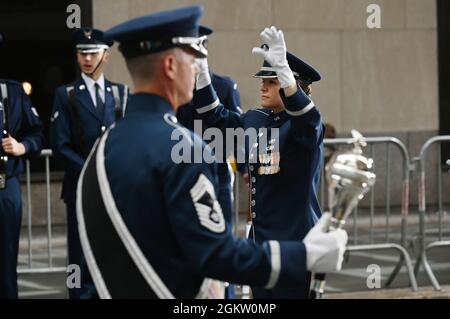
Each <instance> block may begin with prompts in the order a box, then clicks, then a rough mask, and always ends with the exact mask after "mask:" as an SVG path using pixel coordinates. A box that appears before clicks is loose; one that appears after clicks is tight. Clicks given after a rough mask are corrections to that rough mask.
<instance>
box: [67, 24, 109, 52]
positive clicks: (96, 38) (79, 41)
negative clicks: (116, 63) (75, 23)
mask: <svg viewBox="0 0 450 319" xmlns="http://www.w3.org/2000/svg"><path fill="white" fill-rule="evenodd" d="M73 39H74V41H75V47H76V48H77V50H78V51H80V52H82V53H97V52H100V51H101V50H107V49H109V47H110V46H112V45H113V42H112V41H108V40H106V38H105V36H104V33H103V31H100V30H98V29H90V28H81V29H77V30H76V31H75V32H74V33H73Z"/></svg>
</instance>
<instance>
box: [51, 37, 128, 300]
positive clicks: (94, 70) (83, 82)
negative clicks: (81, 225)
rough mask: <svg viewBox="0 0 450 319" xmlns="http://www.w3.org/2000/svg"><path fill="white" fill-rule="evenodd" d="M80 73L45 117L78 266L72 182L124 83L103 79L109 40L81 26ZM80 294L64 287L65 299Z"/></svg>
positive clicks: (123, 99)
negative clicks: (60, 170)
mask: <svg viewBox="0 0 450 319" xmlns="http://www.w3.org/2000/svg"><path fill="white" fill-rule="evenodd" d="M74 41H75V45H76V50H77V61H78V64H79V67H80V69H81V77H80V78H78V79H77V80H75V81H74V82H71V83H69V84H66V85H63V86H60V87H59V88H57V89H56V92H55V99H54V104H53V111H52V114H53V115H52V118H51V128H50V134H51V145H52V149H53V151H54V153H55V155H56V156H58V157H59V158H60V159H61V160H62V162H63V164H64V169H65V174H64V181H63V188H62V195H61V197H62V198H63V200H64V202H65V203H66V207H67V231H68V257H69V258H68V263H69V264H76V265H81V263H82V258H81V256H82V255H81V254H82V252H81V246H80V240H79V236H78V226H77V220H76V212H75V203H76V185H77V182H78V177H79V175H80V172H81V169H82V167H83V165H84V162H85V160H86V157H87V155H88V153H89V151H90V150H91V148H92V146H93V145H94V142H95V140H96V139H97V138H98V137H99V136H100V135H101V134H102V132H103V131H104V130H105V129H106V128H107V127H108V126H110V125H111V124H112V123H113V122H114V121H115V120H117V119H119V118H121V117H122V116H123V114H124V112H125V107H126V103H127V99H128V88H127V86H126V85H123V84H118V83H113V82H111V81H108V80H107V79H106V78H105V77H104V75H103V68H104V66H105V63H106V62H107V60H108V58H109V51H108V50H109V47H110V46H111V45H112V41H108V40H106V39H105V38H104V34H103V32H102V31H100V30H97V29H89V28H82V29H78V30H76V31H75V32H74ZM83 294H84V291H83V287H82V288H81V289H78V288H73V289H69V296H70V297H71V298H79V297H80V296H82V295H83Z"/></svg>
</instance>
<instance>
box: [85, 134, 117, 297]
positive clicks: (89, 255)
mask: <svg viewBox="0 0 450 319" xmlns="http://www.w3.org/2000/svg"><path fill="white" fill-rule="evenodd" d="M99 140H100V139H97V140H96V141H95V144H94V146H93V147H92V150H91V153H90V154H89V156H88V158H87V160H86V162H85V164H84V166H83V169H82V171H81V174H80V178H79V179H78V185H77V221H78V232H79V234H80V242H81V248H82V249H83V253H84V257H85V258H86V263H87V265H88V269H89V272H90V273H91V276H92V279H93V280H94V283H95V288H97V292H98V295H99V296H100V298H102V299H111V295H110V293H109V291H108V288H107V287H106V284H105V281H104V280H103V276H102V273H101V272H100V269H99V268H98V265H97V261H96V260H95V257H94V253H93V252H92V249H91V245H90V243H89V239H88V236H87V231H86V226H85V222H84V215H83V206H82V202H83V198H82V197H83V192H82V184H83V179H84V172H85V171H86V167H87V165H88V163H89V161H90V159H91V157H92V154H94V152H95V149H96V147H97V144H98V142H99Z"/></svg>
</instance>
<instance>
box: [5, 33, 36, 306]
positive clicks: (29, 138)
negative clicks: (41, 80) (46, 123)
mask: <svg viewBox="0 0 450 319" xmlns="http://www.w3.org/2000/svg"><path fill="white" fill-rule="evenodd" d="M1 43H2V36H1V35H0V45H1ZM0 132H1V133H2V137H1V138H2V143H1V146H0V299H4V298H17V296H18V291H17V257H18V249H19V235H20V225H21V220H22V198H21V193H20V183H19V174H20V173H22V172H23V171H24V164H25V158H30V157H34V156H38V155H39V154H40V152H41V149H42V144H43V135H42V122H41V120H40V119H39V115H38V113H37V111H36V109H35V108H34V107H33V105H32V103H31V100H30V99H29V98H28V96H27V95H26V94H25V91H24V90H23V88H22V85H21V84H20V83H18V82H15V81H11V80H2V79H0Z"/></svg>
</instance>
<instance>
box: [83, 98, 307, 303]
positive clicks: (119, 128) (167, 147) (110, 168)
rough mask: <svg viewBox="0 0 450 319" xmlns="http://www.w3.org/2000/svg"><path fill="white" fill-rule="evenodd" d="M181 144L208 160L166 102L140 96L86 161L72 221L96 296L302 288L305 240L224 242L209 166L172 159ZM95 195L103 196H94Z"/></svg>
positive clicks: (200, 143)
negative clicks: (137, 273)
mask: <svg viewBox="0 0 450 319" xmlns="http://www.w3.org/2000/svg"><path fill="white" fill-rule="evenodd" d="M180 143H182V144H183V145H184V147H185V146H186V145H188V148H195V147H197V148H200V150H202V151H205V147H206V151H207V153H208V154H209V155H210V156H212V154H211V153H210V150H209V149H208V147H207V146H205V144H204V143H203V141H202V140H201V139H200V138H199V137H198V136H197V135H196V134H193V133H192V132H191V131H189V130H187V129H186V128H184V127H182V126H180V125H179V124H177V120H176V117H175V116H174V114H173V111H172V108H171V106H170V105H169V103H168V102H167V101H166V100H165V99H163V98H162V97H159V96H157V95H153V94H145V93H139V94H134V95H133V96H132V97H131V98H130V101H129V104H128V107H127V116H126V117H125V118H123V119H122V120H121V121H120V122H118V123H117V124H116V125H115V126H114V127H112V128H111V130H108V131H107V133H105V135H104V136H103V137H102V138H101V139H100V142H99V146H98V147H97V148H94V150H93V154H94V156H93V157H91V158H90V159H88V161H87V163H86V166H85V169H84V171H83V173H82V175H81V177H80V182H79V188H78V195H77V200H78V202H77V219H78V221H79V225H80V228H79V231H80V238H81V243H82V246H83V251H84V253H85V256H86V260H87V264H88V266H89V270H90V273H91V274H93V279H94V282H95V284H96V287H97V290H98V292H99V294H100V296H101V297H113V298H114V297H119V298H127V297H135V298H136V297H137V298H139V297H148V296H150V297H160V298H172V297H178V298H179V297H183V298H194V297H195V296H196V295H197V293H198V292H199V289H200V287H201V286H202V283H203V281H204V279H205V278H207V277H208V278H214V279H219V280H223V281H228V282H236V283H246V284H252V285H255V286H262V287H264V286H266V287H268V288H271V287H274V286H276V285H287V286H298V285H304V284H305V282H306V273H307V272H306V257H305V247H304V245H303V243H302V242H301V241H300V240H299V241H294V242H278V241H271V242H265V243H263V245H262V246H259V245H257V244H255V243H253V242H249V241H248V240H246V239H240V240H236V239H235V238H234V237H232V234H231V229H230V228H229V227H228V226H227V224H226V222H225V221H224V217H223V212H222V210H221V208H220V205H219V204H218V202H217V199H216V198H217V189H218V184H217V176H216V174H217V171H216V168H215V164H208V163H206V162H205V161H202V162H201V163H186V162H185V161H182V162H178V160H177V159H175V160H174V157H173V154H175V153H176V154H178V150H179V147H180ZM186 143H187V144H186ZM94 152H99V153H100V154H101V155H100V156H101V157H99V155H98V154H97V153H94ZM99 164H100V165H101V167H103V165H104V170H105V171H104V178H100V179H99V180H97V179H96V178H93V175H95V173H93V172H94V171H93V170H94V169H95V168H96V167H97V168H98V166H99ZM97 174H98V176H99V177H100V174H99V173H97ZM98 188H100V189H102V188H105V194H110V195H111V196H105V197H103V196H95V195H94V196H93V195H92V194H95V192H98ZM108 189H109V190H108ZM102 194H104V193H103V191H102ZM102 197H103V198H111V197H112V198H113V199H114V202H115V203H114V204H113V205H112V204H111V202H112V201H110V200H106V201H104V204H101V203H100V204H99V201H101V200H102ZM103 205H104V206H105V207H109V208H107V210H108V214H105V215H107V216H108V215H109V216H110V217H107V220H108V222H104V221H101V220H100V219H99V218H100V217H101V216H100V217H99V216H98V215H99V214H100V211H101V210H102V209H103ZM99 207H100V208H101V209H99ZM113 216H116V217H120V218H118V219H121V220H123V225H122V226H125V227H122V226H117V225H120V221H119V222H117V221H114V220H113V219H114V218H116V217H113ZM109 220H111V221H112V222H110V221H109ZM109 223H111V225H112V224H114V227H115V228H112V226H111V227H110V228H111V229H112V230H111V233H110V235H108V234H107V233H104V232H108V229H109V228H108V227H109V226H108V225H109ZM124 228H126V230H124ZM116 231H117V232H119V233H120V234H126V233H127V232H128V234H129V235H127V236H123V237H121V240H122V242H124V243H125V241H127V242H129V245H128V247H129V251H132V252H135V253H136V252H141V253H142V255H140V253H136V256H141V257H142V256H144V257H145V258H138V257H136V258H135V259H134V261H133V263H134V264H136V265H137V264H139V265H140V267H137V266H136V267H135V268H139V269H144V271H145V269H147V270H148V276H145V275H142V280H140V279H139V278H141V277H138V278H136V280H135V281H133V278H135V277H133V276H132V275H130V272H128V271H127V269H128V268H127V260H128V259H129V256H130V255H132V254H131V253H124V254H122V255H121V249H122V250H123V249H124V247H125V246H126V245H125V244H123V245H122V244H117V247H118V248H116V245H115V244H114V243H115V242H118V238H117V236H116V235H114V234H115V233H116ZM114 238H116V241H115V240H114ZM111 261H114V262H111ZM144 271H143V272H144ZM99 274H101V276H100V275H99ZM146 278H147V279H146ZM146 282H148V283H149V286H151V287H152V293H151V294H150V295H149V294H144V293H143V292H142V291H141V290H140V289H139V288H137V287H136V286H139V285H142V284H143V283H146Z"/></svg>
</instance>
